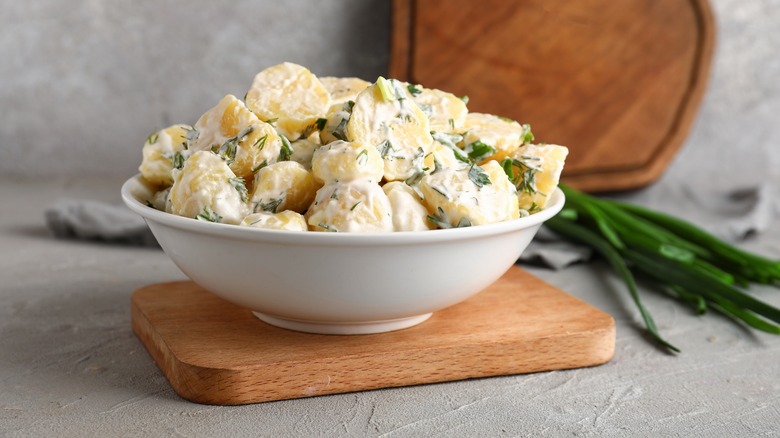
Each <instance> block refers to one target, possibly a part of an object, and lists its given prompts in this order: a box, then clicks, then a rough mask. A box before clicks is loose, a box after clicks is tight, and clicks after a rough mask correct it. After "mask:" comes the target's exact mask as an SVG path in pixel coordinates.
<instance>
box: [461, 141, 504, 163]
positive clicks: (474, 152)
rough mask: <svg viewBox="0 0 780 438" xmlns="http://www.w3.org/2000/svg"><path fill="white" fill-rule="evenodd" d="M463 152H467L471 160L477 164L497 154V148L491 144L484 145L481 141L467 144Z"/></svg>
mask: <svg viewBox="0 0 780 438" xmlns="http://www.w3.org/2000/svg"><path fill="white" fill-rule="evenodd" d="M463 150H464V152H466V154H468V157H469V160H471V162H475V163H478V162H480V161H482V160H484V159H486V158H487V157H489V156H491V155H493V154H494V153H495V152H496V148H494V147H493V146H491V145H489V144H486V143H483V142H482V141H481V140H477V141H475V142H471V143H469V144H467V145H466V147H465V148H463Z"/></svg>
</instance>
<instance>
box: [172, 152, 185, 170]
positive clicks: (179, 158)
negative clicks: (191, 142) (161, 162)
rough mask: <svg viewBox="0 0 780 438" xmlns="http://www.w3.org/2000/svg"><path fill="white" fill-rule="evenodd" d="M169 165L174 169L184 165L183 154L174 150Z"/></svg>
mask: <svg viewBox="0 0 780 438" xmlns="http://www.w3.org/2000/svg"><path fill="white" fill-rule="evenodd" d="M171 165H172V166H173V168H174V169H181V168H182V167H184V155H182V153H181V152H176V153H175V154H173V159H172V160H171Z"/></svg>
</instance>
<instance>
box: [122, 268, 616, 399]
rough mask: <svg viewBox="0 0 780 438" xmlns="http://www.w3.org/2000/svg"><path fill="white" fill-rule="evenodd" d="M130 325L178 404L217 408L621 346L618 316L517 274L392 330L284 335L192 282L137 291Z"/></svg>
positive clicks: (562, 362)
mask: <svg viewBox="0 0 780 438" xmlns="http://www.w3.org/2000/svg"><path fill="white" fill-rule="evenodd" d="M132 324H133V330H134V331H135V333H136V335H137V336H138V337H139V338H140V339H141V341H142V342H143V344H144V345H145V346H146V349H147V350H148V351H149V353H150V354H151V355H152V357H153V358H154V360H155V362H157V365H158V366H159V367H160V369H161V370H162V372H163V374H164V375H165V376H166V377H167V378H168V380H169V382H170V383H171V385H172V386H173V388H174V390H175V391H176V392H177V393H178V394H179V395H180V396H182V397H183V398H185V399H187V400H191V401H194V402H198V403H206V404H218V405H237V404H246V403H256V402H265V401H272V400H282V399H291V398H301V397H310V396H317V395H325V394H334V393H343V392H352V391H362V390H370V389H378V388H388V387H399V386H407V385H418V384H425V383H433V382H445V381H452V380H460V379H469V378H477V377H488V376H499V375H508V374H520V373H532V372H538V371H547V370H558V369H568V368H577V367H585V366H593V365H599V364H602V363H605V362H607V361H609V360H610V359H611V358H612V355H613V353H614V347H615V326H614V320H613V319H612V317H611V316H609V315H607V314H606V313H604V312H602V311H600V310H598V309H596V308H594V307H592V306H590V305H589V304H587V303H585V302H583V301H581V300H579V299H577V298H574V297H572V296H570V295H568V294H566V293H564V292H562V291H560V290H559V289H557V288H555V287H554V286H552V285H550V284H547V283H545V282H543V281H542V280H540V279H538V278H536V277H534V276H532V275H530V274H529V273H527V272H526V271H523V270H522V269H520V268H518V267H512V268H511V269H510V270H509V271H508V272H507V273H506V274H505V275H504V276H503V277H502V278H501V279H499V280H498V281H497V282H496V283H495V284H493V285H492V286H491V287H489V288H488V289H486V290H484V291H482V292H481V293H479V294H477V295H476V296H474V297H472V298H471V299H469V300H467V301H464V302H462V303H460V304H458V305H455V306H452V307H450V308H447V309H444V310H442V311H439V312H436V313H434V315H433V316H432V317H431V318H430V319H429V320H428V321H426V322H424V323H422V324H420V325H418V326H415V327H412V328H408V329H404V330H399V331H395V332H389V333H383V334H376V335H356V336H332V335H314V334H306V333H299V332H294V331H289V330H284V329H280V328H276V327H273V326H270V325H268V324H266V323H264V322H262V321H260V320H259V319H257V318H255V317H254V316H253V315H252V313H251V312H250V311H249V310H247V309H244V308H241V307H238V306H236V305H233V304H230V303H228V302H226V301H224V300H222V299H220V298H218V297H217V296H215V295H213V294H211V293H209V292H207V291H205V290H204V289H202V288H200V287H198V286H197V285H195V284H194V283H192V282H175V283H164V284H155V285H151V286H147V287H144V288H142V289H139V290H137V291H136V292H135V293H134V294H133V297H132Z"/></svg>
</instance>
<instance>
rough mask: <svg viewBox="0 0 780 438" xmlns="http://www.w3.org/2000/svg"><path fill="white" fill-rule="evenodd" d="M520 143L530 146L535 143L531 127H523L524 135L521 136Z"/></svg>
mask: <svg viewBox="0 0 780 438" xmlns="http://www.w3.org/2000/svg"><path fill="white" fill-rule="evenodd" d="M520 141H522V142H523V144H528V143H531V142H532V141H534V133H533V132H531V125H523V133H522V134H520Z"/></svg>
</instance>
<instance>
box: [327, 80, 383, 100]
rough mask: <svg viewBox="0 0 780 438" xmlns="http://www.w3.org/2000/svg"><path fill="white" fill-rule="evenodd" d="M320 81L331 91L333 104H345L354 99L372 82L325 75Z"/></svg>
mask: <svg viewBox="0 0 780 438" xmlns="http://www.w3.org/2000/svg"><path fill="white" fill-rule="evenodd" d="M320 82H322V85H323V86H324V87H325V89H326V90H328V92H329V93H330V101H331V105H343V104H344V103H346V102H347V101H349V100H352V101H354V100H355V98H356V97H357V95H358V94H359V93H360V92H361V91H363V90H365V89H366V88H368V86H369V85H371V82H368V81H364V80H363V79H360V78H337V77H333V76H325V77H322V78H320Z"/></svg>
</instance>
